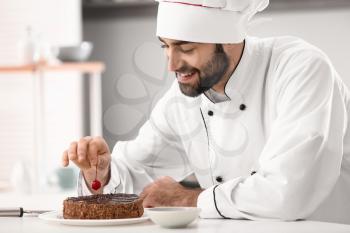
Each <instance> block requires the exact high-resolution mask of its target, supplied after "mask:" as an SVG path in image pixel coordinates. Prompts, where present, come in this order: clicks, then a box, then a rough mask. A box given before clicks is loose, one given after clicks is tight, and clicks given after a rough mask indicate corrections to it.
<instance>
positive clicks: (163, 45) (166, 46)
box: [160, 44, 169, 49]
mask: <svg viewBox="0 0 350 233" xmlns="http://www.w3.org/2000/svg"><path fill="white" fill-rule="evenodd" d="M160 47H161V48H162V49H166V48H168V47H169V46H168V45H166V44H162V45H160Z"/></svg>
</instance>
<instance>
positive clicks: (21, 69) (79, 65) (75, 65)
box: [0, 62, 105, 74]
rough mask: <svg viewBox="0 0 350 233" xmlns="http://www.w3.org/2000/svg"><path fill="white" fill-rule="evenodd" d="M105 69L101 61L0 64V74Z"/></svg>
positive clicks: (100, 70) (95, 70)
mask: <svg viewBox="0 0 350 233" xmlns="http://www.w3.org/2000/svg"><path fill="white" fill-rule="evenodd" d="M104 70H105V65H104V63H102V62H71V63H70V62H68V63H61V64H55V65H47V64H34V65H23V66H0V74H4V73H28V72H36V71H78V72H82V73H101V72H103V71H104Z"/></svg>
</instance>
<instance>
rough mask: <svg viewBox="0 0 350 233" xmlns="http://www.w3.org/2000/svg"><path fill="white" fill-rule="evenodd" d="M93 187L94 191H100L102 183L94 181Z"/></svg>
mask: <svg viewBox="0 0 350 233" xmlns="http://www.w3.org/2000/svg"><path fill="white" fill-rule="evenodd" d="M91 187H92V189H93V190H98V189H99V188H101V182H100V181H98V180H94V181H92V184H91Z"/></svg>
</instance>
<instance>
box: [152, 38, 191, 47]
mask: <svg viewBox="0 0 350 233" xmlns="http://www.w3.org/2000/svg"><path fill="white" fill-rule="evenodd" d="M158 39H159V40H160V41H161V42H163V43H164V44H167V43H166V42H165V41H164V40H163V39H162V38H160V37H158ZM184 44H194V42H190V41H182V40H180V41H176V42H174V43H172V45H175V46H179V45H184Z"/></svg>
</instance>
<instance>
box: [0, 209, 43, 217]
mask: <svg viewBox="0 0 350 233" xmlns="http://www.w3.org/2000/svg"><path fill="white" fill-rule="evenodd" d="M49 211H50V210H24V209H23V208H22V207H14V208H0V217H23V214H31V215H38V214H42V213H45V212H49Z"/></svg>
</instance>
